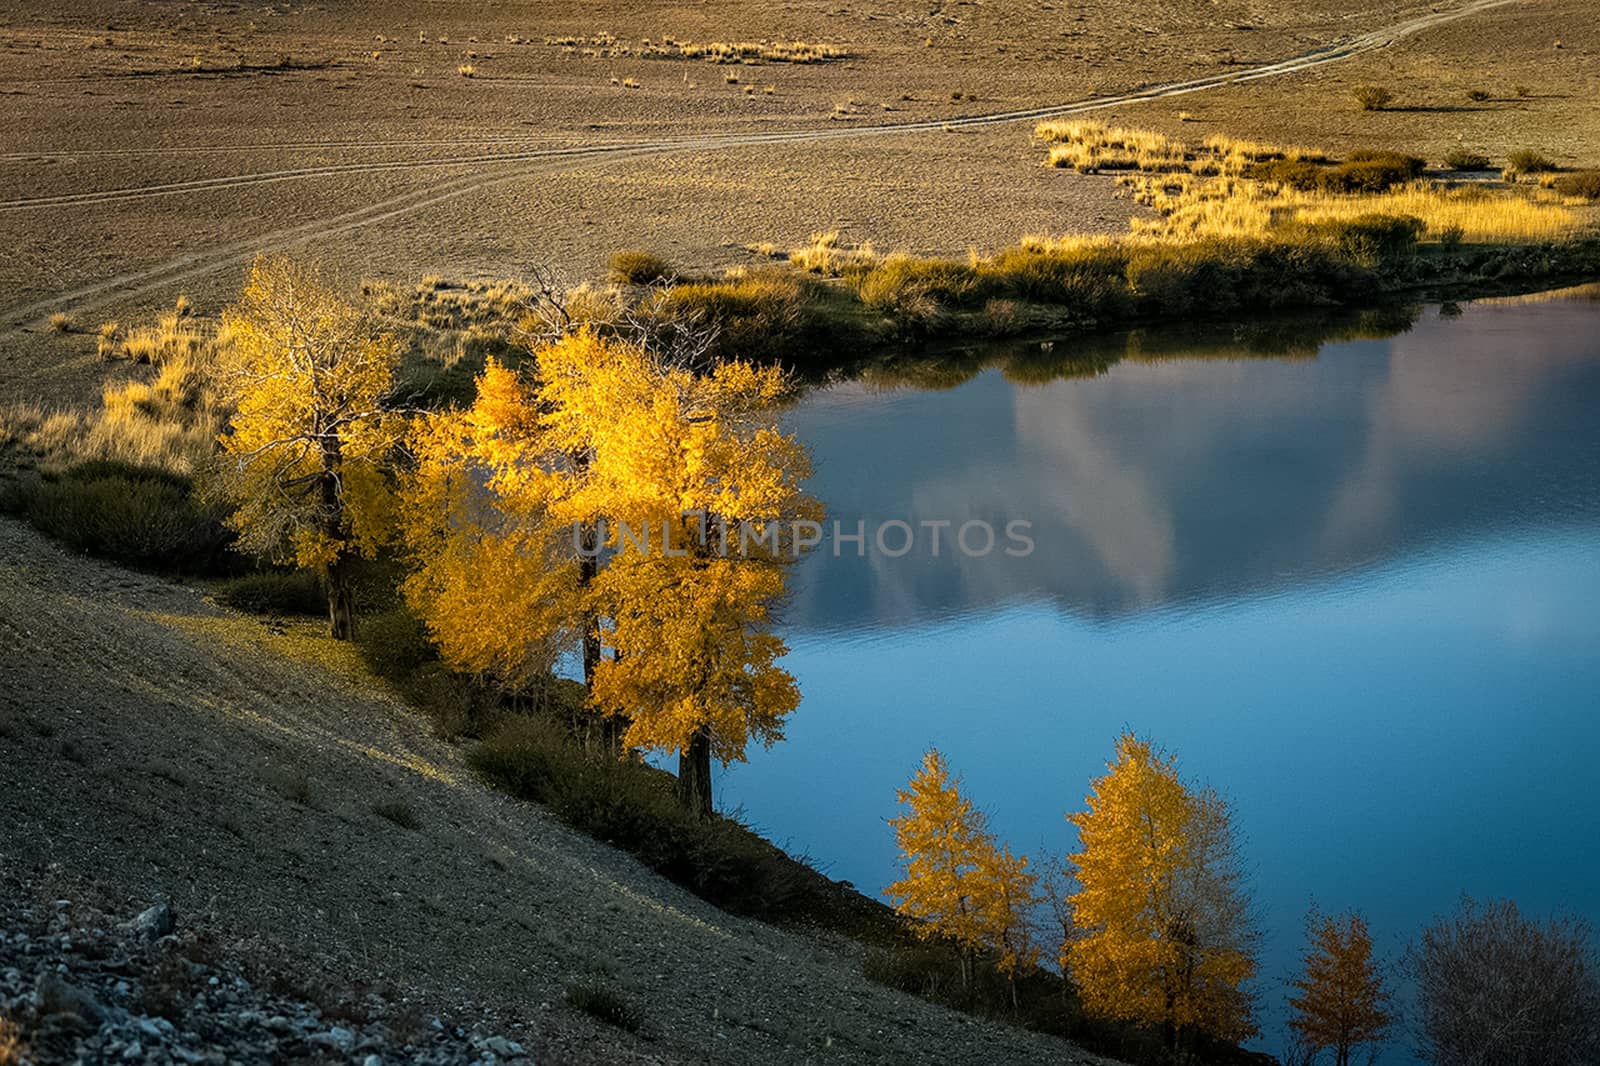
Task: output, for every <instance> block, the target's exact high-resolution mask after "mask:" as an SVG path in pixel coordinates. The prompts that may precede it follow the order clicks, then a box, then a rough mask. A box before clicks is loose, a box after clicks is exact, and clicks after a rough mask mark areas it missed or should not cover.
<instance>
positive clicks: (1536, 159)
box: [1506, 148, 1561, 177]
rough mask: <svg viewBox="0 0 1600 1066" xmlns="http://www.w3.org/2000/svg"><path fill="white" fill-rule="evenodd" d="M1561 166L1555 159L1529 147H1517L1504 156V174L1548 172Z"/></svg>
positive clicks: (1552, 171) (1513, 175)
mask: <svg viewBox="0 0 1600 1066" xmlns="http://www.w3.org/2000/svg"><path fill="white" fill-rule="evenodd" d="M1560 169H1561V168H1560V167H1559V166H1557V165H1556V163H1555V161H1554V160H1552V159H1550V158H1548V157H1547V156H1545V155H1543V154H1541V153H1539V152H1536V151H1534V150H1533V149H1531V148H1519V149H1518V150H1517V151H1515V152H1512V153H1511V154H1510V155H1509V156H1507V157H1506V174H1507V175H1508V176H1512V177H1515V176H1517V175H1521V174H1550V173H1554V172H1555V171H1557V170H1560Z"/></svg>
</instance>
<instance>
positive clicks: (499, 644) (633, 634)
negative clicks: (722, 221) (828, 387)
mask: <svg viewBox="0 0 1600 1066" xmlns="http://www.w3.org/2000/svg"><path fill="white" fill-rule="evenodd" d="M535 356H536V358H535V361H534V368H533V369H534V371H535V372H534V373H533V374H532V375H527V374H522V373H518V372H515V371H512V370H510V369H507V368H504V367H501V366H497V365H493V364H491V365H490V366H489V367H488V368H487V369H486V371H485V372H484V374H483V375H482V377H481V378H480V379H479V382H478V395H477V398H476V399H475V401H474V403H473V404H472V405H471V406H470V407H468V408H466V409H462V410H456V411H451V412H446V413H444V414H441V415H438V416H435V417H433V418H430V419H428V420H427V421H426V422H424V423H423V424H422V427H421V428H420V429H419V431H418V434H417V436H416V440H415V442H414V445H413V447H414V449H415V450H416V452H417V454H418V457H419V458H418V464H417V471H416V474H415V475H414V476H413V477H411V478H410V479H408V482H407V485H406V489H405V491H404V493H403V499H404V501H405V514H406V526H407V529H408V531H409V532H408V539H409V542H410V546H411V549H412V555H413V558H414V559H415V560H416V563H417V569H416V572H415V574H414V575H413V577H412V578H411V579H410V580H409V581H407V583H406V592H407V596H408V598H409V600H410V602H411V603H412V605H413V607H414V608H415V609H416V610H417V612H418V614H419V615H420V616H421V617H422V618H423V620H424V622H425V623H426V624H427V625H428V628H429V630H430V632H431V633H432V634H433V636H434V639H435V640H436V642H437V643H438V644H439V645H440V647H441V649H442V650H443V651H444V653H445V655H446V657H447V659H448V660H449V661H451V662H452V663H454V664H456V665H457V666H458V667H460V668H464V669H473V670H479V671H482V670H491V671H493V672H495V673H498V674H502V675H514V674H516V673H517V672H518V671H521V672H523V673H527V672H529V671H537V670H539V669H547V668H548V664H550V663H551V662H553V661H554V659H555V658H556V657H558V656H559V655H560V654H562V653H563V652H565V651H568V650H571V649H573V648H575V647H577V648H581V649H582V658H583V664H584V674H585V680H586V681H588V682H589V683H590V702H591V705H592V706H593V708H594V710H595V711H596V712H597V713H598V714H599V715H600V716H601V719H602V720H604V721H607V722H614V723H621V727H620V728H619V729H618V730H617V732H618V734H619V741H620V743H621V744H622V745H624V746H627V747H633V748H644V749H648V750H653V751H660V752H666V753H676V754H678V756H679V771H680V772H679V781H680V787H681V791H682V793H683V796H684V800H685V802H686V803H687V804H689V805H690V806H692V807H693V808H694V809H696V810H699V811H702V812H709V811H710V810H711V807H712V795H711V760H712V759H719V760H721V761H723V762H725V763H726V762H728V761H732V760H735V759H741V758H743V757H744V752H745V750H746V748H747V746H748V744H749V743H750V742H751V741H752V740H754V741H758V742H761V743H771V742H772V741H774V740H776V739H778V738H780V737H781V736H782V731H781V727H782V723H783V720H784V718H785V717H786V716H787V715H788V714H789V713H791V712H792V711H793V710H794V708H795V706H796V704H797V703H798V700H799V694H798V691H797V690H796V688H795V686H794V681H793V678H791V677H790V676H789V675H788V674H787V673H786V672H784V671H783V670H782V669H781V668H780V667H778V665H777V660H778V658H779V657H780V656H781V655H782V654H783V653H784V651H785V648H784V646H783V644H782V642H781V641H780V640H779V639H778V638H777V637H776V636H775V635H774V634H773V633H772V632H771V625H772V617H771V612H772V608H773V606H774V604H775V603H776V602H777V601H778V600H779V599H780V598H781V596H782V594H783V590H784V584H785V570H786V568H787V566H788V565H789V564H790V563H792V562H793V561H794V559H795V558H796V556H797V555H798V549H799V547H801V546H802V545H801V544H800V543H799V541H800V540H801V539H802V538H797V537H796V535H795V532H794V530H795V526H794V525H793V523H794V522H796V521H813V522H814V521H815V520H816V519H818V518H820V514H821V509H820V506H819V505H818V504H817V503H816V501H814V500H812V499H811V498H810V497H809V496H807V495H806V494H805V493H804V492H803V491H802V490H801V488H800V482H801V481H802V480H803V479H804V478H805V477H806V476H807V475H808V474H809V472H810V468H809V465H808V462H807V458H806V454H805V450H804V449H803V448H802V447H801V445H800V444H799V442H798V441H796V440H795V439H794V438H793V437H791V436H788V435H785V434H783V433H781V432H780V431H779V430H778V429H777V427H776V417H777V415H776V408H777V404H778V403H779V402H780V401H781V400H782V398H783V397H784V396H785V395H786V393H787V383H786V381H785V380H784V377H783V375H782V373H781V372H780V371H778V370H776V369H762V368H756V367H753V366H750V365H748V364H744V363H727V364H722V365H719V366H718V367H716V368H715V369H713V370H711V371H709V372H706V373H695V372H693V371H691V370H690V369H688V368H687V367H684V366H680V365H677V364H675V363H673V362H671V361H669V360H667V359H664V358H663V357H661V356H660V355H658V354H656V353H653V352H651V351H648V350H646V349H645V348H643V347H642V346H640V345H637V344H633V343H630V342H628V341H625V340H621V339H617V338H614V337H613V338H606V337H600V336H598V335H596V334H594V333H592V332H589V331H587V330H580V331H578V332H576V333H572V334H569V335H567V336H564V337H562V338H561V339H559V340H557V341H554V342H552V343H549V344H546V345H544V346H542V347H541V348H540V349H539V350H538V351H537V352H536V353H535ZM484 618H488V619H493V620H494V622H495V623H496V624H497V628H496V631H495V632H493V633H485V632H483V629H484V628H485V627H484V626H482V625H480V619H484ZM602 645H604V647H605V648H608V649H609V650H610V651H611V652H612V655H611V656H609V657H603V656H602V654H601V653H602Z"/></svg>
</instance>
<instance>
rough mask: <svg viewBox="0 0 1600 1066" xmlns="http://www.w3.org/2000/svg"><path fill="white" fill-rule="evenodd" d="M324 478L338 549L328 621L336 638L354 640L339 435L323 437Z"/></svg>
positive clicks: (325, 516) (327, 523)
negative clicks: (345, 540)
mask: <svg viewBox="0 0 1600 1066" xmlns="http://www.w3.org/2000/svg"><path fill="white" fill-rule="evenodd" d="M321 449H322V477H321V479H320V483H319V485H318V486H317V487H318V489H319V491H320V493H321V496H322V501H321V502H322V532H323V535H324V536H325V537H327V538H328V541H329V543H331V544H334V545H337V547H335V548H334V553H333V560H332V561H331V562H329V563H328V568H327V572H326V573H325V574H324V575H323V576H324V577H325V578H326V579H327V582H328V624H329V631H330V632H331V633H332V634H333V639H334V640H354V639H355V635H356V612H355V596H354V594H353V592H352V590H351V588H350V570H349V563H348V562H347V561H346V559H345V557H344V553H345V545H344V543H343V541H344V497H343V496H342V495H341V494H340V491H339V464H340V458H341V451H340V447H339V438H338V436H337V435H336V434H324V435H323V436H322V437H321Z"/></svg>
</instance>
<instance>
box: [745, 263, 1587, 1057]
mask: <svg viewBox="0 0 1600 1066" xmlns="http://www.w3.org/2000/svg"><path fill="white" fill-rule="evenodd" d="M1396 328H1400V329H1402V330H1403V331H1402V332H1399V333H1397V334H1395V335H1392V336H1384V333H1386V332H1388V331H1390V330H1393V329H1396ZM1307 332H1308V333H1309V335H1310V339H1309V340H1305V339H1302V340H1300V341H1293V340H1292V338H1291V340H1290V341H1288V342H1285V341H1284V340H1283V338H1281V337H1279V338H1276V339H1272V340H1270V342H1263V340H1262V338H1261V337H1260V336H1259V335H1258V333H1256V332H1250V331H1241V330H1237V329H1236V330H1234V331H1232V332H1229V330H1228V329H1226V328H1218V327H1207V328H1206V329H1203V330H1202V329H1199V328H1196V329H1193V330H1189V331H1183V330H1179V331H1167V332H1165V333H1162V334H1154V333H1135V334H1130V335H1123V336H1120V337H1117V338H1111V339H1103V340H1101V341H1097V342H1094V343H1093V344H1092V345H1085V346H1080V348H1077V349H1075V348H1074V347H1073V346H1071V345H1068V344H1067V343H1066V342H1063V343H1062V344H1061V345H1058V346H1056V347H1053V348H1051V349H1049V350H1044V351H1034V352H1032V353H1029V354H1028V355H1027V356H1026V358H1021V357H1016V355H1015V352H1013V353H1012V355H1011V356H1009V357H1001V358H999V359H998V360H997V361H998V362H999V363H1001V364H1003V365H1001V366H995V367H991V368H989V369H986V370H982V371H981V372H978V373H977V374H976V375H975V376H972V377H970V379H968V380H966V381H965V382H963V383H960V384H954V385H953V387H946V388H939V389H926V388H918V387H914V386H911V385H896V384H893V383H892V380H893V379H892V378H889V377H886V376H884V375H878V376H877V377H876V378H875V379H874V380H873V381H867V382H861V381H857V382H851V383H847V384H841V385H836V386H833V387H830V388H828V389H824V390H820V391H819V392H817V393H815V394H813V395H812V397H810V398H809V399H808V400H807V401H806V402H805V403H803V404H802V405H801V406H800V407H799V408H798V409H796V410H795V411H794V412H793V413H792V415H791V417H790V426H791V428H792V429H793V430H794V431H795V432H796V433H798V434H799V435H800V436H801V437H802V438H803V439H804V440H805V441H806V443H807V444H808V445H809V446H810V448H811V449H812V452H813V454H814V456H815V458H816V464H817V472H816V475H815V477H814V478H813V480H812V482H811V485H810V488H811V490H812V491H813V492H814V493H815V494H816V495H817V496H819V497H820V498H821V499H823V500H824V501H826V503H827V505H828V508H829V516H830V519H837V520H839V521H841V522H843V523H844V524H845V528H846V529H853V528H854V523H855V522H856V521H857V520H860V521H863V522H866V523H867V524H868V528H869V529H871V528H872V526H873V524H874V523H876V522H881V521H885V520H891V519H899V520H902V521H906V522H908V523H910V524H911V525H912V526H913V527H914V528H915V527H918V524H919V523H921V522H923V521H946V520H948V521H950V522H952V523H953V526H952V527H951V528H954V527H959V526H960V525H961V524H963V523H964V522H970V521H976V520H981V521H985V522H989V523H991V524H992V525H994V526H995V527H996V528H1003V527H1004V525H1005V524H1006V522H1008V521H1012V520H1019V519H1020V520H1025V521H1027V522H1029V523H1030V535H1031V537H1032V538H1033V540H1034V544H1035V546H1034V550H1033V552H1032V553H1031V554H1029V555H1026V556H1022V557H1014V556H1008V555H1005V554H1004V553H1003V552H1001V551H998V550H997V551H995V552H992V553H990V554H989V555H986V556H984V557H982V558H974V557H968V556H965V555H963V554H961V553H960V552H959V551H953V550H951V547H950V545H949V543H948V534H946V542H945V544H944V545H943V550H942V551H941V553H940V554H939V555H938V556H934V555H933V554H932V553H931V552H930V551H928V550H927V545H926V542H925V541H924V542H923V543H919V544H918V546H917V548H916V549H915V550H913V551H911V552H909V553H907V554H906V555H904V556H900V557H897V558H891V557H888V556H886V555H884V554H882V553H880V552H876V551H874V550H873V548H872V545H871V544H870V542H869V545H868V549H867V551H866V553H865V555H864V556H858V555H857V554H856V549H855V547H854V546H853V545H851V544H848V543H847V544H845V545H843V551H842V552H841V553H840V554H839V555H838V556H835V554H834V552H833V550H832V546H831V544H824V545H823V546H822V548H820V549H819V550H818V551H816V552H815V553H814V554H813V555H812V556H811V557H809V558H808V559H806V560H805V561H804V562H803V563H802V564H801V565H800V566H799V567H798V568H797V573H796V574H795V581H794V586H795V588H794V595H793V597H792V602H791V603H790V604H789V606H788V609H787V612H786V614H785V616H784V623H783V627H782V632H783V635H784V637H785V639H787V640H788V642H789V644H790V646H791V649H792V650H791V652H790V654H789V656H788V657H787V659H786V661H785V664H786V666H787V668H788V669H789V670H791V671H792V672H793V673H794V675H795V676H796V678H797V679H798V680H799V683H800V685H801V688H802V691H803V694H804V699H803V703H802V705H801V707H800V709H799V711H798V712H797V713H796V714H795V715H794V716H793V718H792V720H791V722H790V725H789V728H788V731H787V734H788V735H787V739H786V740H784V741H783V742H782V743H780V744H777V745H775V746H774V747H772V748H771V749H770V750H766V751H756V752H752V753H751V756H750V760H749V763H748V764H745V765H736V766H734V767H733V768H731V769H730V770H728V771H725V772H723V773H722V774H721V776H720V778H719V780H718V788H719V802H720V805H721V806H723V807H724V808H734V807H738V808H742V809H743V811H744V814H745V816H746V817H747V818H749V819H750V820H751V821H752V822H753V823H755V824H756V825H758V826H760V827H761V828H762V829H763V830H765V831H766V832H768V833H769V834H770V835H771V836H773V838H774V839H776V840H778V841H779V842H781V843H784V844H786V845H787V846H788V847H789V848H790V849H791V850H792V851H795V852H800V853H805V854H807V855H809V856H810V857H811V858H812V859H813V860H815V861H816V862H818V863H819V864H820V865H822V866H823V867H824V868H825V869H827V870H828V871H829V872H830V873H831V874H832V875H833V876H835V877H839V878H844V879H848V880H850V881H853V882H854V883H855V884H856V885H857V886H858V887H859V888H861V889H862V890H864V891H867V892H869V893H876V892H879V891H881V889H882V887H883V886H884V885H885V884H887V883H888V882H889V881H890V880H892V879H893V878H894V877H895V876H896V867H895V849H894V841H893V834H892V832H891V830H890V829H889V827H888V826H887V825H886V819H888V818H889V817H892V816H893V815H894V814H895V812H896V805H895V801H894V790H895V789H896V787H898V786H901V785H902V784H903V783H904V782H905V780H906V778H907V777H908V776H909V775H910V774H911V772H912V771H913V770H914V769H915V767H916V765H917V762H918V760H919V758H920V756H921V753H922V752H923V750H924V749H925V748H926V747H928V746H929V745H937V746H938V747H939V748H940V749H941V750H942V751H943V752H944V753H945V754H946V756H948V758H949V759H950V761H951V762H952V764H953V765H954V766H955V768H956V769H957V770H958V771H959V772H960V773H961V775H962V776H963V778H964V781H965V787H966V788H967V790H968V791H969V792H970V794H971V795H972V796H973V797H974V798H975V799H976V801H977V802H978V803H979V804H980V805H981V806H982V807H983V808H985V810H987V812H988V813H989V815H990V819H991V824H992V827H993V828H994V829H995V830H996V832H997V833H998V834H999V835H1000V836H1002V837H1003V838H1004V839H1006V840H1008V841H1010V842H1011V843H1012V845H1013V846H1014V847H1016V848H1019V849H1021V850H1025V851H1027V852H1029V853H1030V854H1031V855H1034V856H1036V857H1039V856H1044V855H1056V856H1059V855H1063V854H1065V853H1067V852H1069V851H1070V850H1071V849H1072V848H1073V845H1074V839H1073V835H1072V832H1071V830H1070V827H1069V826H1068V825H1067V823H1066V822H1065V820H1064V818H1063V815H1064V813H1065V812H1067V811H1072V810H1080V809H1082V807H1083V800H1084V794H1085V791H1086V788H1087V785H1088V782H1089V780H1090V779H1091V778H1092V777H1093V776H1095V775H1096V774H1098V773H1101V772H1103V770H1104V768H1105V763H1106V760H1107V757H1108V756H1109V754H1110V751H1111V745H1112V741H1113V739H1114V737H1115V736H1116V734H1117V733H1118V732H1120V731H1121V730H1123V729H1127V728H1131V729H1133V730H1136V731H1138V732H1139V733H1141V734H1146V735H1148V736H1150V737H1153V738H1154V739H1156V740H1157V741H1158V742H1160V743H1161V744H1163V745H1164V746H1166V747H1167V748H1169V749H1170V750H1171V751H1173V752H1174V753H1175V754H1176V755H1177V756H1178V758H1179V760H1180V765H1181V767H1182V769H1183V770H1184V771H1185V773H1186V774H1188V775H1190V776H1191V777H1193V778H1194V779H1195V780H1197V781H1204V782H1207V783H1210V784H1212V785H1215V786H1217V787H1218V788H1219V789H1220V790H1222V791H1223V792H1224V793H1225V794H1226V795H1228V796H1229V797H1230V798H1231V800H1232V801H1233V803H1234V805H1235V810H1236V822H1237V826H1238V828H1239V830H1240V832H1241V834H1242V837H1243V839H1244V842H1245V852H1246V854H1247V856H1248V858H1249V860H1250V863H1251V866H1252V869H1253V870H1254V882H1255V888H1256V892H1257V896H1258V899H1259V902H1260V907H1261V914H1262V918H1263V924H1264V925H1265V927H1266V929H1267V931H1268V940H1267V942H1266V946H1265V949H1264V952H1263V959H1262V961H1263V973H1262V978H1261V981H1260V983H1259V989H1260V992H1261V1003H1262V1017H1261V1021H1262V1024H1263V1030H1264V1031H1263V1036H1262V1039H1261V1040H1260V1041H1258V1042H1257V1046H1260V1047H1263V1048H1266V1049H1268V1050H1276V1049H1278V1048H1280V1047H1281V1045H1282V1041H1283V1035H1284V1032H1283V1021H1284V1008H1283V999H1284V996H1285V992H1284V987H1283V982H1284V980H1285V979H1286V978H1287V976H1288V975H1289V973H1290V971H1291V969H1292V968H1293V965H1294V962H1295V960H1296V958H1297V956H1298V954H1299V952H1300V950H1301V928H1302V920H1303V916H1304V914H1305V911H1306V909H1307V907H1308V906H1310V905H1311V903H1312V902H1313V901H1315V902H1316V903H1317V904H1319V905H1320V906H1322V907H1323V908H1324V909H1332V910H1338V909H1343V908H1347V907H1358V908H1360V909H1361V910H1362V911H1364V912H1365V914H1366V915H1367V916H1368V918H1369V920H1370V922H1371V924H1372V927H1373V931H1374V934H1375V936H1376V938H1377V941H1378V945H1379V948H1380V950H1381V951H1382V952H1383V953H1384V954H1385V955H1386V956H1387V957H1389V958H1391V959H1394V958H1397V957H1398V956H1399V954H1400V952H1401V951H1402V949H1403V946H1404V944H1405V943H1406V941H1407V940H1408V939H1410V938H1412V937H1413V936H1414V935H1415V934H1416V933H1417V931H1418V930H1419V928H1420V927H1421V926H1422V925H1423V924H1424V923H1425V922H1426V921H1427V920H1428V919H1429V918H1430V917H1431V916H1433V915H1435V914H1439V913H1443V912H1445V911H1448V910H1449V909H1451V908H1452V907H1453V906H1454V905H1455V904H1456V902H1457V900H1458V899H1459V897H1460V896H1461V895H1462V894H1463V893H1466V894H1470V895H1472V896H1475V897H1479V898H1490V897H1502V896H1504V897H1510V898H1512V899H1515V900H1516V901H1517V902H1518V903H1519V904H1520V905H1522V906H1523V907H1524V908H1525V909H1526V910H1529V911H1532V912H1534V913H1538V914H1543V913H1548V912H1550V911H1552V910H1555V909H1561V910H1566V911H1569V912H1573V913H1576V914H1579V915H1582V916H1586V917H1588V918H1590V919H1591V920H1595V921H1597V922H1600V848H1597V847H1596V846H1595V842H1596V841H1597V840H1600V800H1597V798H1596V787H1595V782H1596V766H1597V763H1600V722H1597V716H1596V711H1597V710H1600V655H1597V654H1596V652H1597V649H1600V299H1597V294H1596V292H1595V291H1594V290H1592V289H1590V290H1577V291H1572V292H1568V293H1565V294H1558V295H1556V296H1554V297H1552V298H1548V299H1542V300H1508V301H1487V302H1483V303H1478V304H1474V305H1471V306H1468V307H1465V308H1461V309H1458V308H1454V307H1446V308H1444V309H1442V310H1441V309H1440V308H1437V307H1430V308H1425V309H1421V311H1420V314H1419V317H1417V318H1416V320H1415V321H1414V322H1413V323H1412V324H1411V325H1410V327H1409V328H1405V327H1404V323H1403V322H1402V323H1400V324H1399V325H1398V326H1396V325H1394V324H1389V325H1387V326H1385V325H1381V324H1378V325H1371V326H1367V327H1360V326H1357V327H1350V328H1334V329H1329V328H1324V329H1322V331H1321V332H1322V334H1324V335H1325V334H1327V333H1332V334H1333V336H1334V338H1335V339H1331V340H1318V339H1317V338H1318V335H1319V334H1318V331H1317V330H1312V329H1308V330H1307ZM1086 368H1087V369H1086ZM1052 378H1053V380H1052ZM885 381H889V382H890V383H889V384H885V383H884V382H885ZM941 384H949V383H948V382H941ZM1406 1045H1407V1042H1406V1041H1405V1040H1404V1039H1401V1040H1398V1041H1397V1042H1396V1044H1395V1045H1394V1047H1393V1048H1391V1049H1390V1050H1389V1051H1388V1052H1387V1053H1386V1055H1385V1057H1384V1059H1383V1061H1385V1062H1396V1063H1397V1062H1405V1061H1407V1060H1408V1059H1409V1054H1408V1052H1407V1050H1406Z"/></svg>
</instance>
